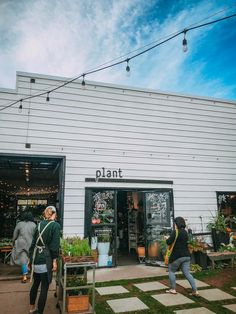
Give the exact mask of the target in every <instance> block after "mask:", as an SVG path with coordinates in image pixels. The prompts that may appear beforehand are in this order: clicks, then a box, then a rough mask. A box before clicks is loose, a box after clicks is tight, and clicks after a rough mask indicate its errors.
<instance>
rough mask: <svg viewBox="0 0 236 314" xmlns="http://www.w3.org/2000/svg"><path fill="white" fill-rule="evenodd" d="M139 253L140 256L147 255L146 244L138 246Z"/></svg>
mask: <svg viewBox="0 0 236 314" xmlns="http://www.w3.org/2000/svg"><path fill="white" fill-rule="evenodd" d="M137 253H138V256H139V257H144V256H145V247H144V246H138V248H137Z"/></svg>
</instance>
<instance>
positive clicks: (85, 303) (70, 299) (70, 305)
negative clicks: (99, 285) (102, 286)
mask: <svg viewBox="0 0 236 314" xmlns="http://www.w3.org/2000/svg"><path fill="white" fill-rule="evenodd" d="M88 309H89V296H88V295H68V296H67V312H68V313H73V312H79V311H80V312H81V311H88Z"/></svg>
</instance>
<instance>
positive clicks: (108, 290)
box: [95, 286, 129, 295]
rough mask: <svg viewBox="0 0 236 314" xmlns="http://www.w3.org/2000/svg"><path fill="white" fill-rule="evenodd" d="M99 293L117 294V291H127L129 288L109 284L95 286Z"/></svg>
mask: <svg viewBox="0 0 236 314" xmlns="http://www.w3.org/2000/svg"><path fill="white" fill-rule="evenodd" d="M95 289H96V290H97V292H98V293H99V294H100V295H109V294H118V293H128V292H129V290H127V289H125V288H124V287H122V286H110V287H102V288H95Z"/></svg>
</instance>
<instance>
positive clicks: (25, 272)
mask: <svg viewBox="0 0 236 314" xmlns="http://www.w3.org/2000/svg"><path fill="white" fill-rule="evenodd" d="M21 271H22V275H27V274H28V267H27V264H22V265H21Z"/></svg>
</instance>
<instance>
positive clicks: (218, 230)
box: [207, 213, 229, 251]
mask: <svg viewBox="0 0 236 314" xmlns="http://www.w3.org/2000/svg"><path fill="white" fill-rule="evenodd" d="M207 229H208V230H210V231H211V234H212V241H213V246H214V251H218V249H219V248H220V245H221V243H223V244H229V234H228V233H227V224H226V219H225V217H224V215H222V214H220V213H217V215H216V216H215V217H214V216H213V217H212V219H211V220H210V222H209V223H208V224H207Z"/></svg>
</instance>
